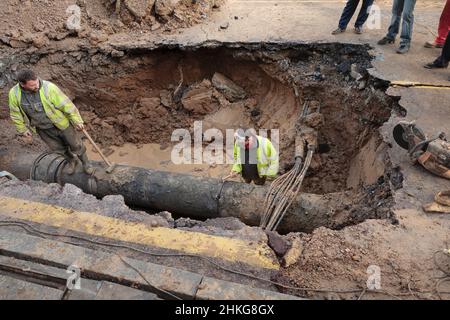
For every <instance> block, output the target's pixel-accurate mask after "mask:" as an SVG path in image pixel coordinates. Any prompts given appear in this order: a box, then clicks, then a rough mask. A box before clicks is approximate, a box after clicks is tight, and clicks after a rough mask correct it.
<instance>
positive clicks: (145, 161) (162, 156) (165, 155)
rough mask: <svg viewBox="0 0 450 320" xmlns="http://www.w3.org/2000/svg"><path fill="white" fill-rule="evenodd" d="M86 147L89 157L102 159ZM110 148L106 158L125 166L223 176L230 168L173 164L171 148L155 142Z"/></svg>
mask: <svg viewBox="0 0 450 320" xmlns="http://www.w3.org/2000/svg"><path fill="white" fill-rule="evenodd" d="M86 147H87V154H88V157H89V159H91V160H96V161H102V158H101V157H100V155H99V154H98V153H97V152H95V150H94V148H93V147H92V146H90V145H89V144H88V143H86ZM111 149H112V150H113V151H114V152H113V153H112V154H110V155H108V156H107V158H108V160H109V161H111V162H115V163H117V164H122V165H127V166H133V167H141V168H146V169H154V170H160V171H170V172H177V173H188V174H192V175H195V176H202V177H223V176H226V175H228V173H229V172H230V170H231V166H230V165H213V166H210V165H209V164H175V163H173V162H172V161H171V159H170V157H171V151H172V148H171V147H167V148H165V149H164V150H162V149H161V148H160V145H159V144H157V143H150V144H143V145H141V146H140V147H139V148H138V147H137V146H136V145H134V144H129V143H126V144H124V145H123V146H120V147H116V146H113V147H111Z"/></svg>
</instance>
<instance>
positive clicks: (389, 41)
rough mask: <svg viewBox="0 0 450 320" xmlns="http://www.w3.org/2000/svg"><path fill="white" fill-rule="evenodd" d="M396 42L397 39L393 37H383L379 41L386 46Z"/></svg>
mask: <svg viewBox="0 0 450 320" xmlns="http://www.w3.org/2000/svg"><path fill="white" fill-rule="evenodd" d="M394 42H395V39H391V38H388V37H384V38H383V39H381V40H380V41H378V44H379V45H382V46H384V45H385V44H388V43H394Z"/></svg>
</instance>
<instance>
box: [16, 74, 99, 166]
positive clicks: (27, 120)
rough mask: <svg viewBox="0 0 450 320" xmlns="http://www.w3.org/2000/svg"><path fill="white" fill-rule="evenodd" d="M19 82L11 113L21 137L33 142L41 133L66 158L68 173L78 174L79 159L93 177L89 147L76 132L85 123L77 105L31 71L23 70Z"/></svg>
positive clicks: (48, 144) (52, 147)
mask: <svg viewBox="0 0 450 320" xmlns="http://www.w3.org/2000/svg"><path fill="white" fill-rule="evenodd" d="M17 79H18V81H19V83H17V84H16V85H15V86H14V87H13V88H12V89H11V90H10V91H9V110H10V116H11V119H12V121H13V122H14V124H15V126H16V129H17V131H18V132H19V134H21V135H22V136H24V137H25V138H27V139H32V132H34V133H37V134H38V135H39V136H40V137H41V139H42V140H44V142H45V143H46V144H47V146H48V147H49V148H50V150H51V151H53V152H56V153H60V154H62V155H64V157H65V158H66V160H67V164H66V172H67V173H68V174H73V173H74V172H75V169H76V166H77V164H78V160H77V158H78V159H79V160H81V162H82V164H83V169H84V171H85V172H86V173H87V174H92V173H93V168H92V167H91V165H90V164H89V161H88V158H87V155H86V147H85V146H84V144H83V142H82V141H81V138H80V136H79V134H78V133H77V132H76V130H78V131H81V130H83V129H84V125H83V120H82V118H81V116H80V113H79V111H78V109H77V108H76V107H75V105H74V104H73V102H72V101H70V99H69V98H68V97H67V96H66V95H65V94H64V93H63V92H62V91H61V90H60V89H59V88H58V87H57V86H56V85H55V84H53V83H51V82H49V81H45V80H41V79H39V78H38V77H37V76H36V74H35V73H34V72H33V71H31V70H28V69H25V70H21V71H19V73H18V74H17ZM75 129H76V130H75Z"/></svg>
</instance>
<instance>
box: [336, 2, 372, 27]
mask: <svg viewBox="0 0 450 320" xmlns="http://www.w3.org/2000/svg"><path fill="white" fill-rule="evenodd" d="M373 1H374V0H363V2H362V6H361V9H360V10H359V14H358V18H357V19H356V22H355V27H362V26H363V24H364V23H365V22H366V20H367V18H368V17H369V8H370V7H371V6H372V4H373ZM358 4H359V0H348V1H347V4H346V5H345V8H344V11H342V15H341V19H340V20H339V28H341V29H346V28H347V25H348V23H349V22H350V19H351V18H352V17H353V14H354V13H355V11H356V8H357V7H358Z"/></svg>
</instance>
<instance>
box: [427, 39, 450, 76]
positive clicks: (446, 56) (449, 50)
mask: <svg viewBox="0 0 450 320" xmlns="http://www.w3.org/2000/svg"><path fill="white" fill-rule="evenodd" d="M449 61H450V31H449V32H448V34H447V38H446V39H445V44H444V47H443V48H442V52H441V55H440V56H439V57H438V58H437V59H436V60H434V61H433V62H431V63H428V64H426V65H425V66H424V67H425V68H427V69H435V68H447V67H448V63H449Z"/></svg>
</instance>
